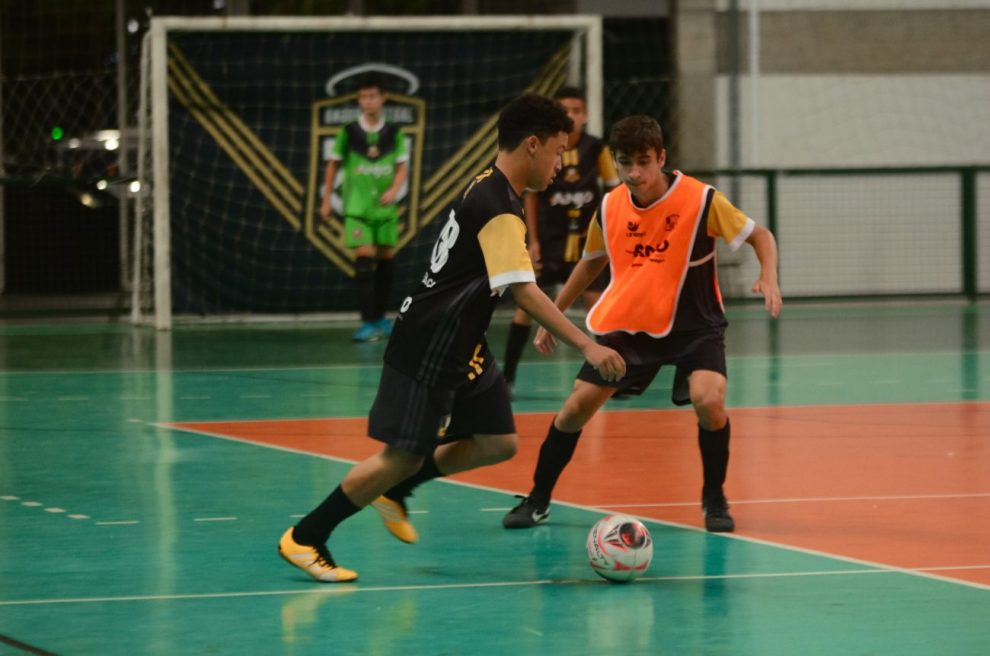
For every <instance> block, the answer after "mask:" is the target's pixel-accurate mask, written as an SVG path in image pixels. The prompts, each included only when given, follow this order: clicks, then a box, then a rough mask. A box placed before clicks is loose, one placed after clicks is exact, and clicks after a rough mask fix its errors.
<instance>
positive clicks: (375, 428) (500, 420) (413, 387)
mask: <svg viewBox="0 0 990 656" xmlns="http://www.w3.org/2000/svg"><path fill="white" fill-rule="evenodd" d="M489 362H491V365H490V366H489V367H488V368H486V369H485V371H484V372H482V374H481V375H480V376H478V377H477V378H475V379H474V380H471V381H467V382H466V383H465V384H464V385H461V386H460V387H457V388H447V387H427V386H426V385H424V384H423V383H421V382H419V381H418V380H416V379H415V378H412V377H411V376H407V375H406V374H404V373H402V372H400V371H399V370H397V369H394V368H392V367H390V366H389V365H387V364H386V365H385V366H384V367H383V369H382V377H381V382H379V384H378V395H377V396H376V397H375V402H374V404H373V405H372V406H371V414H370V416H369V417H368V435H370V436H371V437H373V438H375V439H376V440H379V441H381V442H385V443H386V444H390V445H391V446H394V447H396V448H397V449H402V450H403V451H409V452H411V453H415V454H418V455H421V456H426V455H429V454H431V453H433V449H435V448H436V447H437V445H438V444H439V443H440V442H441V441H442V440H444V438H445V437H447V438H450V437H452V436H455V435H458V436H460V435H477V434H482V435H507V434H511V433H515V432H516V423H515V419H514V418H513V416H512V405H511V402H510V401H509V388H508V387H507V386H506V383H505V378H504V377H503V376H502V372H501V370H500V369H499V368H498V365H497V364H495V361H494V360H493V359H489ZM447 441H450V440H449V439H448V440H447Z"/></svg>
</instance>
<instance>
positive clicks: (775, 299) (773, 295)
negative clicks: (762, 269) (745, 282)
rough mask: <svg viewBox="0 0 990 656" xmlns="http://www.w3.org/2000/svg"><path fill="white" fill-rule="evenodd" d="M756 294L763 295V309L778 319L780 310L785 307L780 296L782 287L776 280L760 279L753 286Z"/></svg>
mask: <svg viewBox="0 0 990 656" xmlns="http://www.w3.org/2000/svg"><path fill="white" fill-rule="evenodd" d="M753 293H754V294H763V308H764V309H765V310H766V311H767V312H769V313H770V316H772V317H774V318H776V317H777V316H778V315H779V314H780V308H781V307H783V305H784V300H783V299H782V298H781V296H780V287H778V286H777V282H776V281H774V280H766V279H765V278H760V279H759V280H757V281H756V283H755V284H754V285H753Z"/></svg>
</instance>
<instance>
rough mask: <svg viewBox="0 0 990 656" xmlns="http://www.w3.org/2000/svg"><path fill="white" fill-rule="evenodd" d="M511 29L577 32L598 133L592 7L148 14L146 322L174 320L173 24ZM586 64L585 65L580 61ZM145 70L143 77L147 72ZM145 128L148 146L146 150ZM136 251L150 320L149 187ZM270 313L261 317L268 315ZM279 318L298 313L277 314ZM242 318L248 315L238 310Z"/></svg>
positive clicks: (232, 28) (136, 298) (598, 65)
mask: <svg viewBox="0 0 990 656" xmlns="http://www.w3.org/2000/svg"><path fill="white" fill-rule="evenodd" d="M462 30H463V31H468V30H484V31H512V30H527V31H538V30H570V31H573V32H574V35H575V36H574V43H575V50H574V51H575V53H577V55H578V56H576V57H572V58H571V61H570V65H569V66H570V67H569V74H568V78H569V79H570V80H579V79H580V80H582V82H583V86H584V88H585V93H586V95H587V107H588V130H589V132H591V133H593V134H601V131H602V127H603V121H602V111H603V79H602V69H603V67H602V59H603V53H602V18H601V16H597V15H569V16H523V15H517V16H421V17H395V16H375V17H359V16H341V17H261V16H258V17H254V16H232V17H193V18H186V17H170V16H167V17H155V18H152V20H151V27H150V30H149V31H148V33H147V35H146V37H145V42H144V47H143V52H142V59H143V61H142V78H141V82H142V86H143V87H144V85H145V84H147V88H146V89H143V92H142V94H141V102H142V104H143V103H146V102H148V99H150V107H145V106H143V105H142V109H141V121H142V123H141V126H142V128H143V127H144V121H145V116H146V115H150V125H148V128H147V129H149V130H150V135H149V134H142V137H143V138H141V139H140V145H139V159H138V162H139V168H140V169H141V170H139V172H138V173H139V178H140V179H141V180H142V181H143V180H145V179H147V178H145V177H144V176H146V175H149V172H147V171H144V170H143V168H144V166H145V161H146V160H147V159H150V161H151V171H150V175H149V177H150V179H151V182H152V189H153V190H154V194H153V196H152V203H153V205H152V226H153V227H152V235H151V239H152V241H153V252H154V261H153V262H152V263H151V270H152V275H153V288H152V290H151V293H152V294H153V307H154V316H153V318H152V320H151V323H152V324H153V325H154V327H155V328H156V329H158V330H169V329H171V327H172V324H173V319H174V318H173V315H172V289H171V264H170V258H171V242H170V240H171V231H170V207H169V196H170V193H169V190H170V186H169V145H168V137H169V134H168V120H169V119H168V100H169V97H168V93H169V92H168V78H167V75H168V67H167V49H166V48H167V43H168V35H169V32H171V31H182V32H221V33H230V32H279V31H284V32H330V31H350V32H357V31H368V32H376V31H389V32H417V31H432V32H438V31H462ZM582 64H583V69H582ZM145 76H147V80H145ZM149 136H150V143H151V152H150V153H149V152H147V150H146V149H147V148H148V146H147V144H148V141H149V139H148V137H149ZM135 202H136V203H137V204H138V206H137V207H136V211H135V242H134V248H135V253H134V255H135V257H134V266H133V285H132V306H131V320H132V322H134V323H148V320H147V318H146V317H145V316H144V315H143V314H142V308H141V296H140V295H141V293H142V289H147V287H148V283H147V281H144V280H142V275H143V274H142V271H143V269H144V266H142V257H143V255H142V253H141V250H142V240H143V238H144V235H143V234H142V223H143V221H144V219H143V215H142V213H141V211H142V209H144V205H142V203H146V202H147V198H146V194H145V193H141V194H138V198H137V199H136V201H135ZM272 318H273V317H265V319H272ZM278 318H280V319H284V318H297V317H295V316H292V317H290V316H288V315H285V316H282V315H279V316H278ZM242 320H245V319H243V318H242Z"/></svg>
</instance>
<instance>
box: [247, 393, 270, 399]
mask: <svg viewBox="0 0 990 656" xmlns="http://www.w3.org/2000/svg"><path fill="white" fill-rule="evenodd" d="M241 398H242V399H270V398H272V395H271V394H241Z"/></svg>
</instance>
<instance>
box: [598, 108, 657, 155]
mask: <svg viewBox="0 0 990 656" xmlns="http://www.w3.org/2000/svg"><path fill="white" fill-rule="evenodd" d="M608 145H609V148H611V149H612V152H613V153H615V154H619V153H623V154H624V155H637V154H640V153H647V152H649V151H650V149H651V148H652V149H653V150H656V151H657V157H659V156H660V153H662V152H663V130H662V129H661V128H660V124H659V123H657V122H656V119H654V118H653V117H652V116H643V115H642V114H640V115H638V116H627V117H626V118H624V119H622V120H621V121H619V122H618V123H616V124H615V125H613V126H612V131H611V132H610V133H609V137H608Z"/></svg>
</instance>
